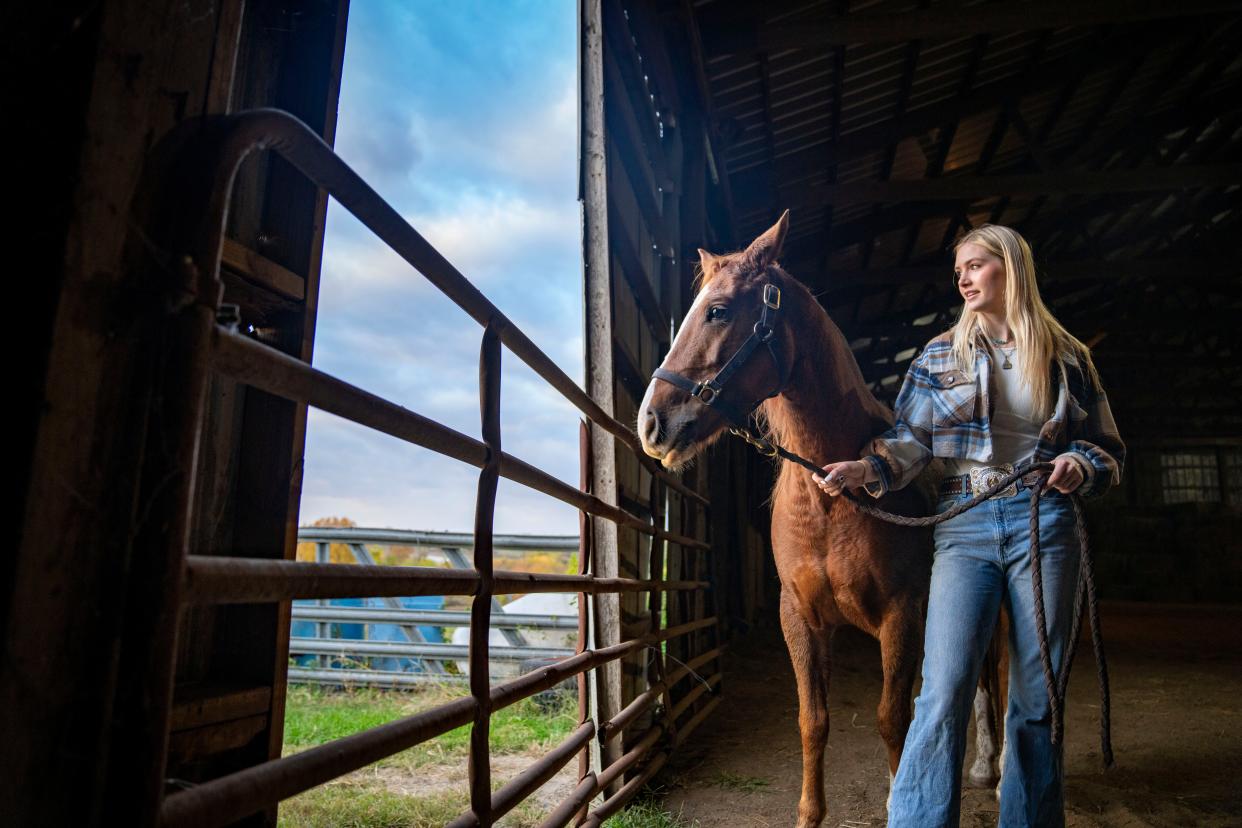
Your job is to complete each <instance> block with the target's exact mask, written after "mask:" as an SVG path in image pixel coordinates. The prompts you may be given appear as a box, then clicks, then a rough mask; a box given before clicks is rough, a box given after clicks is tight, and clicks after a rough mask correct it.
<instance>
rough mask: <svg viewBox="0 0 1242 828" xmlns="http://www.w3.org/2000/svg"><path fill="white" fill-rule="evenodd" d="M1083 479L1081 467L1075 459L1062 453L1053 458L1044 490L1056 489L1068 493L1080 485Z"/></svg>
mask: <svg viewBox="0 0 1242 828" xmlns="http://www.w3.org/2000/svg"><path fill="white" fill-rule="evenodd" d="M1083 479H1084V476H1083V473H1082V467H1081V466H1079V465H1078V463H1077V461H1075V460H1073V459H1072V458H1070V457H1066V456H1065V455H1064V454H1062V455H1060V456H1059V457H1055V458H1053V460H1052V474H1050V475H1048V482H1047V483H1045V484H1044V490H1045V491H1047V490H1048V489H1056V490H1057V491H1058V492H1060V493H1061V494H1069V493H1070V492H1072V491H1074V490H1075V489H1077V488H1078V487H1079V486H1081V485H1082V481H1083Z"/></svg>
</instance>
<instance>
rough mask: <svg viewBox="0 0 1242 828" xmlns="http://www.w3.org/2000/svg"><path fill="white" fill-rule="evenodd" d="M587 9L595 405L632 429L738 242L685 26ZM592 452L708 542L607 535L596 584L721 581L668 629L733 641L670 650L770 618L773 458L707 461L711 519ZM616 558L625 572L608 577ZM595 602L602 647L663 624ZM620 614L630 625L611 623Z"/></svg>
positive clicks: (606, 487) (695, 481) (670, 604)
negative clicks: (713, 267)
mask: <svg viewBox="0 0 1242 828" xmlns="http://www.w3.org/2000/svg"><path fill="white" fill-rule="evenodd" d="M581 8H582V20H581V22H582V31H583V38H584V40H583V44H584V45H583V54H582V59H583V63H582V68H581V72H582V79H583V85H584V86H583V107H584V110H583V125H584V128H583V169H582V180H583V200H584V205H585V216H584V218H585V235H584V243H585V246H586V294H587V326H586V328H587V336H586V349H587V377H588V383H590V384H591V389H592V393H593V395H595V397H596V399H597V401H599V402H600V403H601V404H602V405H604V406H605V407H606V408H608V410H610V411H611V412H612V413H613V414H614V415H615V416H616V417H617V418H618V419H619V420H621V421H622V422H627V423H634V422H635V421H636V418H637V413H638V408H639V406H640V405H641V402H642V399H643V396H644V393H645V391H646V388H647V385H648V382H649V379H650V377H651V374H652V372H653V371H654V370H655V368H657V367H658V366H659V364H660V363H661V361H662V360H663V358H664V355H665V354H666V353H667V350H668V347H669V345H670V342H671V331H672V330H674V329H675V328H676V326H678V325H680V323H681V319H682V316H683V315H684V313H685V311H686V310H687V309H688V308H689V305H690V303H691V301H692V299H693V291H694V278H695V274H696V267H697V264H698V254H697V249H698V248H699V247H705V248H709V249H713V250H717V251H723V250H726V249H732V248H733V247H734V246H736V242H735V240H734V239H732V238H731V236H730V231H729V228H728V222H727V220H722V217H725V216H727V209H726V207H725V206H724V205H723V203H722V199H723V191H722V188H721V182H720V177H719V176H718V175H716V174H714V173H713V172H712V165H713V163H718V162H716V161H715V159H712V160H709V158H708V155H707V152H708V149H707V148H708V147H709V146H710V144H711V142H712V140H713V138H712V131H711V127H710V120H709V116H708V114H707V113H706V112H705V109H704V104H703V97H702V95H701V92H702V90H701V87H699V86H697V85H696V83H695V71H694V69H693V66H692V65H691V64H690V59H689V57H688V53H687V49H686V48H685V44H684V42H683V41H684V38H685V37H686V30H685V27H684V25H682V20H681V19H680V18H679V17H676V16H673V17H670V16H669V15H668V14H667V11H668V9H667V4H656V3H650V2H620V0H597V2H591V0H584V2H583V4H582V7H581ZM596 25H598V27H599V31H598V32H596V31H595V26H596ZM592 43H594V44H595V45H596V47H597V48H598V54H596V53H593V52H592V47H591V44H592ZM591 84H598V87H597V88H599V89H600V90H602V103H600V101H597V100H595V99H594V98H593V96H592V94H591V91H590V90H591ZM593 106H594V107H596V108H597V111H593V110H592V107H593ZM593 150H594V152H595V154H594V155H593ZM592 446H593V451H594V455H595V456H594V460H595V463H596V467H595V468H596V473H595V481H594V482H595V485H596V486H597V487H598V488H597V491H598V492H599V493H600V494H601V495H602V496H608V495H613V496H615V498H616V502H617V503H619V504H620V505H622V506H624V507H626V508H628V509H630V510H631V511H633V512H635V513H636V514H640V515H649V514H650V512H651V509H650V505H651V504H652V503H653V502H654V503H655V504H657V509H663V510H665V512H666V514H667V520H668V523H669V529H670V530H671V531H673V532H684V533H685V534H687V535H691V536H696V537H710V539H711V541H712V544H713V550H712V552H711V553H702V552H695V551H693V550H682V549H681V548H680V547H678V546H676V545H673V544H669V545H667V550H663V552H666V554H662V550H660V549H659V548H657V549H656V550H654V552H655V554H654V555H653V549H652V544H651V542H650V540H649V539H648V538H646V537H644V536H641V535H639V534H638V533H637V532H634V531H632V530H628V529H624V528H623V529H619V530H613V529H611V527H609V526H606V525H598V526H597V532H596V540H597V544H599V547H598V552H599V560H600V563H601V567H602V569H601V573H600V574H620V575H622V576H625V577H639V578H647V577H652V576H653V575H654V576H658V575H659V574H660V572H659V567H660V566H661V564H662V565H663V573H664V575H665V576H666V577H668V578H670V579H672V578H710V579H711V580H712V581H713V592H712V593H711V596H710V597H706V598H705V597H704V596H703V595H702V594H701V593H687V594H683V595H679V596H675V597H672V598H669V599H668V601H667V604H666V605H665V606H664V607H663V609H664V611H665V612H666V614H667V618H666V621H667V624H668V625H675V624H677V623H679V622H681V621H683V620H689V619H691V618H694V617H703V616H704V615H711V614H715V615H717V616H718V617H719V618H720V619H721V622H722V624H721V630H712V629H709V630H704V631H702V632H700V633H696V634H695V635H696V636H697V640H685V641H678V642H670V645H669V646H670V649H669V653H670V654H671V655H672V656H674V657H681V656H682V655H684V654H685V653H686V652H691V651H693V652H702V651H703V650H705V649H709V648H710V647H709V646H706V645H708V643H709V642H712V641H714V639H715V637H716V636H719V635H721V634H722V633H724V634H728V632H729V631H730V630H731V629H738V630H744V629H746V628H747V627H749V626H750V625H751V624H753V623H755V622H756V621H757V620H759V619H760V618H761V617H762V616H763V615H764V613H765V611H766V609H767V608H768V604H769V602H770V600H771V595H772V594H773V593H772V585H773V584H774V583H775V580H774V575H773V569H772V566H771V563H770V560H771V556H770V553H769V545H768V541H767V518H766V510H767V507H766V505H765V504H764V502H763V501H764V500H766V497H767V494H768V489H769V488H770V470H768V469H763V468H758V466H761V465H763V461H761V460H759V458H757V457H755V456H753V455H752V454H751V453H749V451H748V449H747V447H745V446H744V445H743V444H740V443H739V442H738V441H735V440H733V439H732V438H727V439H725V440H722V441H720V442H719V443H718V444H717V445H716V446H715V447H713V448H712V449H711V450H709V451H708V452H706V453H705V454H704V455H703V456H702V457H700V458H699V459H698V460H696V461H695V464H694V465H693V466H692V467H691V468H690V469H689V470H688V471H687V472H686V474H685V476H684V479H685V480H686V481H687V482H688V483H689V484H690V485H692V486H694V487H696V488H697V489H698V490H699V491H700V492H702V493H703V494H705V495H708V496H709V497H710V498H711V500H712V504H713V506H712V508H711V510H710V514H704V513H703V512H702V511H701V510H699V509H697V508H694V507H692V506H690V505H688V504H686V503H684V502H683V499H682V498H680V497H679V496H677V495H676V493H673V492H667V491H665V490H664V487H663V486H662V485H661V484H659V483H658V481H657V482H653V479H652V476H651V475H650V474H649V473H647V472H646V471H645V470H644V469H643V467H642V466H641V464H640V463H639V462H638V461H637V460H636V459H635V458H634V457H632V456H631V455H630V454H629V453H628V452H627V451H624V450H619V449H616V447H615V446H614V444H613V439H612V438H611V437H610V436H608V435H606V434H603V433H602V432H598V431H597V432H596V434H595V435H594V437H593V441H592ZM756 481H758V482H757V483H756ZM653 495H654V498H653ZM656 519H657V520H658V519H659V516H658V515H657V516H656ZM597 524H602V522H597ZM610 532H613V533H614V538H615V539H610V538H609V533H610ZM609 544H615V545H613V546H611V547H610V546H609ZM612 549H615V556H616V557H615V560H616V566H617V572H616V573H613V572H610V571H608V570H607V568H606V567H607V561H608V559H609V558H610V556H611V555H612V554H614V553H612V551H611V550H612ZM653 562H654V566H655V567H656V569H654V570H653ZM614 600H615V599H614ZM689 601H694V602H696V603H695V605H694V606H691V605H689V604H688V603H686V602H689ZM708 604H710V605H708ZM599 606H600V607H601V615H602V616H603V617H601V618H600V619H599V623H598V633H599V634H601V635H602V636H604V640H603V641H602V642H601V641H597V644H598V643H607V642H609V641H614V640H617V638H616V636H618V635H622V636H624V637H629V636H634V635H640V634H642V633H643V632H645V631H646V630H647V629H648V628H649V627H650V625H651V621H652V618H651V612H652V609H653V608H652V607H651V606H650V604H649V602H648V597H647V596H645V595H641V596H640V595H626V596H623V597H621V598H620V599H619V600H618V601H617V602H616V604H615V605H613V606H610V605H609V603H608V602H607V600H601V601H600V602H599ZM614 614H615V618H616V619H618V621H619V624H618V626H619V629H610V628H609V623H610V617H612V616H613V615H614ZM712 646H714V644H713V645H712ZM649 662H650V659H649V658H648V657H647V656H645V655H643V656H639V657H636V658H634V659H631V660H629V661H627V662H625V663H624V664H623V665H621V668H620V670H619V671H618V673H619V674H612V675H608V676H607V677H606V678H605V680H604V682H603V683H604V685H605V686H603V687H601V688H600V689H601V693H600V704H601V705H603V706H606V707H610V708H611V709H613V710H615V709H616V706H619V705H622V704H624V703H625V702H626V701H628V700H630V699H632V698H633V697H634V696H636V695H637V694H638V693H640V692H642V691H643V690H644V689H645V688H646V687H647V684H648V679H649V676H648V669H649ZM601 672H602V671H601ZM704 701H706V699H704Z"/></svg>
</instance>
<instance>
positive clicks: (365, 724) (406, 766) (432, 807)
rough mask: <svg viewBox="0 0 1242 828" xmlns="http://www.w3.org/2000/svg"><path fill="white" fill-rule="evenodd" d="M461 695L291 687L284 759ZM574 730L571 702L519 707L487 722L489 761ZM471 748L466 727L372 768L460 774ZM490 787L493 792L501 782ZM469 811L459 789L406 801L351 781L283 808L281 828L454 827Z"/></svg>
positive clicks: (521, 821) (457, 691) (521, 816)
mask: <svg viewBox="0 0 1242 828" xmlns="http://www.w3.org/2000/svg"><path fill="white" fill-rule="evenodd" d="M464 692H465V688H464V687H462V686H461V685H449V686H444V687H437V686H427V687H420V688H418V689H416V690H413V691H400V690H372V689H366V688H354V689H346V690H328V689H323V688H319V687H313V686H305V685H295V686H292V687H290V688H289V692H288V696H287V699H286V707H285V753H286V754H289V753H296V752H297V751H299V750H305V749H307V748H310V747H314V746H316V745H321V744H324V743H325V742H330V741H332V740H334V739H340V738H342V737H344V736H349V735H351V734H354V733H358V732H360V731H362V730H365V729H367V728H372V727H376V726H378V725H382V724H386V723H387V722H391V721H395V720H396V719H400V718H402V717H405V716H410V715H413V714H414V713H418V712H419V711H422V710H427V709H429V708H432V707H435V706H437V705H440V704H444V703H445V702H448V701H451V700H453V699H455V698H460V697H461V696H462V694H463V693H464ZM577 724H578V713H577V699H576V698H575V697H573V695H572V694H566V695H565V696H563V697H561V698H558V699H557V701H556V702H555V703H554V704H553V706H552V708H551V709H550V710H544V709H541V708H540V707H539V706H538V705H537V704H536V703H535V702H534V701H533V700H531V699H524V700H523V701H520V702H518V703H517V704H515V705H512V706H510V707H507V708H505V709H504V710H500V711H497V712H496V713H494V714H493V715H492V719H491V730H490V734H489V735H490V739H489V741H490V743H491V747H492V752H493V753H494V754H504V753H521V752H523V751H526V750H529V749H532V748H535V749H546V748H550V747H552V746H554V745H556V744H559V743H560V742H561V741H563V740H564V739H565V738H566V737H568V735H569V734H570V732H571V731H572V730H573V729H574V728H575V727H577ZM469 745H470V726H469V725H467V726H464V727H459V728H457V729H455V730H451V731H449V732H448V733H445V734H442V735H441V736H439V737H437V738H435V739H432V740H430V741H427V742H424V743H422V744H420V745H415V746H414V747H412V748H410V749H409V750H406V751H404V752H402V753H399V754H397V755H396V756H390V757H388V758H387V759H382V760H380V761H379V762H377V763H376V765H375V766H373V767H387V768H395V769H397V770H398V771H400V772H415V771H417V769H419V768H427V767H428V766H431V765H446V764H447V765H453V766H455V767H458V768H464V767H465V763H466V761H467V755H468V753H469ZM463 773H464V771H463ZM494 781H495V784H496V785H497V786H499V785H500V784H501V783H502V782H503V781H504V780H494ZM468 806H469V801H468V797H467V794H466V790H465V785H464V784H463V785H462V790H460V791H451V792H438V793H432V794H427V795H422V796H406V795H402V794H399V793H395V792H393V791H392V790H389V789H388V788H387V787H386V786H385V784H384V783H383V782H382V781H381V780H379V779H368V778H366V777H365V776H359V775H354V776H351V777H349V778H347V779H345V780H340V781H337V782H333V783H330V784H328V785H324V786H321V787H319V788H315V789H313V790H310V791H307V792H306V793H304V794H302V795H300V796H297V797H294V798H292V799H289V800H287V801H285V802H283V803H282V804H281V806H280V820H279V824H280V826H281V828H425V827H426V828H429V827H430V826H433V825H434V826H441V825H444V824H445V823H447V822H450V821H452V820H453V819H455V818H456V817H457V816H458V815H459V814H461V813H463V812H465V811H466V810H467V808H468ZM544 816H545V814H544V813H543V812H542V811H541V810H540V809H539V808H538V806H536V805H534V804H533V803H523V804H522V805H519V806H518V807H517V808H516V809H514V810H513V811H512V812H511V813H509V814H507V815H506V816H505V817H504V819H502V820H501V821H500V822H499V824H500V825H503V826H506V828H530V826H535V825H538V824H539V822H540V821H541V819H542V818H543V817H544Z"/></svg>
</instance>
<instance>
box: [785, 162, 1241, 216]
mask: <svg viewBox="0 0 1242 828" xmlns="http://www.w3.org/2000/svg"><path fill="white" fill-rule="evenodd" d="M1233 184H1242V164H1216V165H1194V166H1191V165H1178V166H1173V167H1145V168H1142V169H1137V170H1121V171H1113V170H1108V171H1104V172H1094V171H1069V172H1062V173H1051V174H1048V173H1038V174H1026V175H992V176H986V177H974V176H955V177H953V178H940V179H930V180H928V179H911V180H904V181H884V182H876V181H859V182H852V183H849V184H834V185H827V184H821V185H816V186H812V187H805V188H798V190H797V191H788V192H784V193H782V198H781V203H782V204H784V205H787V206H788V207H791V208H793V207H819V206H823V205H825V204H832V205H836V206H841V205H845V204H874V203H877V202H880V203H896V202H904V201H967V200H978V199H983V198H992V197H998V196H999V197H1012V196H1022V195H1026V196H1033V195H1042V194H1050V193H1055V194H1069V193H1075V194H1102V193H1141V192H1160V191H1164V190H1178V189H1181V188H1183V187H1224V186H1229V185H1233Z"/></svg>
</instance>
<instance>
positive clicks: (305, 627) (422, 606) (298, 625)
mask: <svg viewBox="0 0 1242 828" xmlns="http://www.w3.org/2000/svg"><path fill="white" fill-rule="evenodd" d="M397 601H398V602H399V603H400V604H401V608H402V609H412V610H413V609H417V610H438V609H444V596H442V595H418V596H414V597H407V598H398V599H397ZM328 603H329V605H330V606H333V607H375V608H378V609H386V608H387V606H388V605H387V604H385V603H384V600H383V599H382V598H333V599H332V600H330V601H329V602H328ZM293 605H294V606H312V607H313V606H318V605H319V604H318V601H316V600H314V599H309V600H301V601H294V602H293ZM317 626H318V624H317V622H315V621H303V620H294V622H293V625H292V628H291V630H290V634H291V635H293V636H294V637H304V638H314V637H315V631H316V627H317ZM366 627H367V625H365V624H350V623H342V622H332V623H330V624H328V636H329V637H330V638H335V639H345V640H355V641H361V640H363V638H367V637H368V636H366V635H365V632H366ZM370 628H371V635H370V636H369V639H370V640H371V641H401V642H405V641H407V640H408V639H406V637H405V634H404V633H403V632H402V630H401V628H400V627H399V626H398V625H396V624H371V625H370ZM418 631H419V632H420V633H422V636H423V639H424V640H426V641H428V642H431V643H441V642H443V641H444V636H443V634H442V631H441V629H440V628H439V627H427V626H423V625H421V624H420V625H419V627H418ZM318 658H319V657H318V656H314V655H309V654H307V655H298V656H294V657H293V660H294V662H295V663H296V664H297V665H298V666H299V667H317V666H319V661H318ZM362 665H366V666H369V667H370V668H371V669H373V670H393V671H413V672H421V671H422V670H423V665H422V659H418V658H383V657H371V658H355V659H350V660H349V661H348V662H346V661H342V660H341V659H339V658H332V659H331V662H330V664H329V666H331V667H358V666H362Z"/></svg>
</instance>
